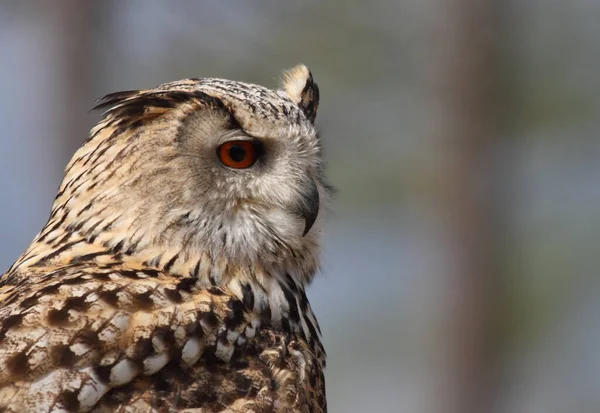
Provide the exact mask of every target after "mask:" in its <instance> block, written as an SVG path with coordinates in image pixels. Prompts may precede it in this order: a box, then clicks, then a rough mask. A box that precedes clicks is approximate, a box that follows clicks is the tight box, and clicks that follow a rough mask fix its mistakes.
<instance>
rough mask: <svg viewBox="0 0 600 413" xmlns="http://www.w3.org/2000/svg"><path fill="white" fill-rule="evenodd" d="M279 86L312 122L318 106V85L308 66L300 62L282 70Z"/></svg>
mask: <svg viewBox="0 0 600 413" xmlns="http://www.w3.org/2000/svg"><path fill="white" fill-rule="evenodd" d="M281 87H282V89H283V91H284V92H285V93H287V95H288V96H289V98H290V99H291V100H292V102H294V103H295V104H297V105H298V107H299V108H300V109H301V110H302V112H304V114H305V115H306V117H307V118H308V120H310V121H311V122H314V121H315V117H316V116H317V107H318V106H319V87H318V86H317V84H316V83H315V82H314V81H313V77H312V74H311V73H310V70H308V67H306V66H304V65H302V64H301V65H298V66H296V67H294V68H292V69H290V70H288V71H286V72H284V73H283V81H282V84H281Z"/></svg>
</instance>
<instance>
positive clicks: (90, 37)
mask: <svg viewBox="0 0 600 413" xmlns="http://www.w3.org/2000/svg"><path fill="white" fill-rule="evenodd" d="M40 5H41V7H40V9H41V11H42V12H43V16H44V17H43V18H44V20H45V22H46V24H48V25H49V30H50V33H49V35H50V36H51V38H52V43H53V50H54V53H55V56H54V62H53V63H54V67H53V70H54V71H55V79H57V80H56V82H57V84H56V85H55V96H56V100H55V101H54V102H52V110H53V111H54V112H55V115H56V117H57V119H56V123H55V127H56V131H55V133H56V135H55V136H58V137H59V141H58V142H60V145H61V148H60V151H59V153H60V158H59V160H60V161H61V163H62V166H63V167H64V165H65V164H66V163H67V162H68V160H69V159H70V157H71V155H72V154H73V152H74V151H75V150H76V149H77V148H78V147H79V145H80V144H81V142H83V141H84V140H85V138H86V136H87V133H88V131H89V129H90V126H91V123H92V119H91V117H89V116H86V114H87V111H88V110H89V109H90V108H91V107H92V104H93V96H92V93H93V89H94V87H93V86H94V79H95V77H94V67H95V64H94V63H95V62H94V59H93V57H94V38H95V36H96V35H97V30H96V29H97V27H96V26H97V25H96V24H95V23H96V17H97V13H95V11H96V9H97V8H98V6H97V4H96V2H93V1H88V0H58V1H54V2H40Z"/></svg>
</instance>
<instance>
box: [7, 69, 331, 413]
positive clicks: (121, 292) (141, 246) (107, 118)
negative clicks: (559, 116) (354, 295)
mask: <svg viewBox="0 0 600 413" xmlns="http://www.w3.org/2000/svg"><path fill="white" fill-rule="evenodd" d="M318 103H319V89H318V87H317V84H316V83H315V82H314V81H313V78H312V75H311V73H310V71H309V70H308V69H307V68H306V67H305V66H303V65H300V66H297V67H295V68H294V69H292V70H290V71H288V72H287V73H285V75H284V80H283V82H282V86H281V88H280V89H279V90H271V89H267V88H265V87H262V86H258V85H253V84H248V83H242V82H236V81H230V80H223V79H216V78H202V79H198V78H195V79H186V80H180V81H176V82H171V83H166V84H163V85H160V86H158V87H156V88H154V89H149V90H135V91H125V92H118V93H113V94H110V95H107V96H105V97H104V98H102V99H100V101H99V104H98V105H97V107H96V108H99V109H102V110H104V113H103V117H102V120H101V121H100V122H99V123H98V124H97V125H96V126H95V127H94V128H93V129H92V130H91V132H90V135H89V138H88V139H87V140H86V141H85V142H84V143H83V144H82V146H81V147H80V149H79V150H78V151H77V152H76V153H75V155H74V156H73V158H72V159H71V161H70V163H69V164H68V166H67V167H66V170H65V176H64V179H63V181H62V183H61V185H60V187H59V190H58V194H57V195H56V199H55V201H54V204H53V206H52V210H51V214H50V218H49V220H48V223H47V224H46V225H45V227H44V228H43V229H42V230H41V232H40V233H39V234H38V235H37V236H36V237H35V239H34V240H33V241H32V243H31V244H30V246H29V247H28V248H27V250H26V251H25V252H24V253H23V254H22V255H21V256H20V257H19V258H18V259H17V261H16V262H15V263H14V264H13V265H12V267H11V268H10V269H8V271H7V272H6V273H4V274H3V275H2V276H1V278H0V410H1V411H3V412H113V411H114V412H132V413H133V412H198V413H200V412H202V413H209V412H223V413H225V412H231V413H237V412H256V413H259V412H263V413H270V412H273V413H275V412H282V413H283V412H287V413H291V412H313V413H322V412H326V410H327V407H326V399H325V383H324V376H323V370H324V368H325V351H324V349H323V346H322V344H321V338H320V337H321V332H320V329H319V325H318V323H317V320H316V318H315V315H314V314H313V311H312V310H311V307H310V305H309V302H308V299H307V297H306V292H305V288H306V286H307V285H308V284H309V283H310V282H311V280H312V279H313V277H314V275H315V273H316V272H317V270H318V267H319V240H320V233H321V232H322V226H323V215H324V213H323V211H324V208H325V205H326V204H327V201H328V199H329V197H330V192H331V190H330V187H329V186H328V185H327V184H326V183H325V178H324V166H323V162H322V158H321V155H320V152H321V151H320V141H319V136H318V134H317V131H316V129H315V125H314V121H315V116H316V111H317V106H318Z"/></svg>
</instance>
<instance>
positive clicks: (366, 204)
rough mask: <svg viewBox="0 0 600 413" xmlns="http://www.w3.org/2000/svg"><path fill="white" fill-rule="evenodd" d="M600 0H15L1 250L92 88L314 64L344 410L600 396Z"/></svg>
mask: <svg viewBox="0 0 600 413" xmlns="http://www.w3.org/2000/svg"><path fill="white" fill-rule="evenodd" d="M598 21H600V2H598V1H597V0H571V1H541V0H513V1H500V0H499V1H493V0H457V1H453V2H448V1H444V0H403V1H374V2H361V1H357V0H346V1H341V0H329V1H316V0H312V1H302V2H300V1H297V2H295V1H290V2H280V1H275V0H270V1H252V2H247V1H242V0H237V1H228V2H223V1H194V2H192V1H146V0H145V1H142V0H130V1H126V2H125V1H116V0H104V1H95V2H92V1H83V0H64V1H54V2H50V1H37V2H36V1H19V2H17V1H9V0H1V1H0V56H1V58H0V60H1V62H2V63H1V64H0V85H1V86H0V125H1V131H2V132H1V136H0V140H1V146H0V148H1V149H0V165H2V171H3V173H2V174H0V194H1V202H0V216H1V217H2V218H1V219H0V272H1V270H4V269H6V268H8V266H9V265H10V264H11V263H12V262H13V260H14V259H15V258H16V257H17V256H18V255H19V254H20V253H21V251H22V250H23V249H24V248H25V247H26V246H27V245H28V243H29V241H30V240H31V239H32V238H33V237H34V235H35V234H36V233H37V231H39V230H40V229H41V227H42V226H43V224H44V223H45V221H46V219H47V217H48V214H49V211H50V206H51V203H52V200H53V198H54V195H55V191H56V188H57V187H58V184H59V182H60V180H61V178H62V173H63V169H64V167H65V165H66V164H67V162H68V160H69V159H70V157H71V155H72V154H73V152H74V151H75V149H76V148H77V147H78V146H79V144H80V143H81V142H82V141H83V140H84V139H85V137H86V134H87V131H88V130H89V129H90V128H91V127H92V126H93V124H94V123H95V122H96V121H97V120H98V118H99V115H98V114H97V113H88V109H90V108H91V107H92V106H93V101H94V99H95V98H97V97H99V96H101V95H104V94H107V93H110V92H113V91H118V90H123V89H135V88H148V87H151V86H154V85H157V84H159V83H163V82H166V81H170V80H175V79H179V78H186V77H204V76H215V77H225V78H232V79H236V80H245V81H249V82H253V83H260V84H263V85H267V86H272V87H275V86H276V85H277V78H278V76H279V74H280V71H281V70H282V69H285V68H289V67H291V66H293V65H295V64H297V63H299V62H303V63H305V64H307V65H308V66H309V67H310V68H311V69H312V71H313V74H314V76H315V79H316V81H317V82H318V83H319V86H320V88H321V99H322V100H321V106H320V108H319V114H318V117H317V123H318V125H319V127H320V129H321V131H322V139H323V142H324V150H325V156H326V159H327V161H328V171H329V176H330V180H331V183H332V184H333V185H335V186H336V187H337V188H338V189H339V193H338V195H337V197H336V199H335V205H334V208H333V212H332V214H331V215H332V216H331V219H330V223H329V225H328V227H327V234H326V237H325V252H324V264H323V271H322V275H321V276H320V277H318V279H317V280H316V281H315V282H314V284H313V285H312V286H311V287H310V289H309V297H310V298H311V301H312V304H313V307H314V309H315V311H316V313H317V315H318V316H319V319H320V322H321V325H322V328H323V331H324V341H325V344H326V348H327V350H328V353H329V362H328V369H327V385H328V388H327V392H328V399H329V408H330V412H332V413H341V412H381V413H384V412H390V413H391V412H425V413H428V412H431V413H437V412H440V413H442V412H443V413H471V412H473V413H475V412H486V413H487V412H494V413H495V412H498V413H504V412H506V413H538V412H539V413H566V412H568V413H591V412H599V411H600V277H599V276H598V266H599V265H600V249H599V241H600V208H599V207H600V139H599V133H600V116H599V115H600V80H599V74H598V73H599V68H600V24H598Z"/></svg>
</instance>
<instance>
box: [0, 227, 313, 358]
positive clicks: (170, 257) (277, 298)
mask: <svg viewBox="0 0 600 413" xmlns="http://www.w3.org/2000/svg"><path fill="white" fill-rule="evenodd" d="M50 228H51V227H50ZM297 258H299V257H297ZM78 267H86V268H88V269H89V268H90V267H92V268H94V267H101V268H114V270H115V271H123V272H131V271H134V272H141V273H148V272H149V271H152V272H154V273H156V272H159V273H164V274H168V275H171V276H175V277H177V278H178V279H180V280H182V282H187V283H189V284H190V286H191V285H194V286H195V287H196V288H202V289H214V288H216V289H219V290H221V291H226V292H228V293H231V294H233V295H235V296H236V297H237V298H238V299H239V300H240V301H241V302H242V303H243V305H244V307H245V308H246V309H247V310H248V311H252V312H254V313H255V314H259V315H260V318H261V320H263V322H265V321H266V322H268V323H269V324H271V325H274V326H279V327H281V328H283V329H284V330H287V331H289V332H290V333H292V334H296V335H298V336H300V337H301V338H303V339H304V340H305V341H306V342H307V343H308V344H309V345H310V346H311V347H312V348H313V350H314V351H315V354H316V355H317V357H318V358H319V360H321V361H322V362H324V359H325V353H324V350H323V347H322V345H321V341H320V329H319V326H318V323H317V321H316V317H315V316H314V314H313V312H312V309H311V308H310V304H309V302H308V299H307V297H306V293H305V286H306V284H307V281H306V280H310V279H311V278H312V276H313V273H311V274H304V273H302V272H300V271H301V270H302V269H304V268H308V267H309V266H308V264H307V263H306V262H302V261H289V262H283V263H281V262H275V263H268V262H267V263H264V262H255V263H243V264H239V263H233V262H231V260H228V259H227V258H226V257H225V256H222V255H217V256H214V255H211V254H210V253H209V252H207V251H203V252H199V253H196V254H195V255H193V256H192V255H191V253H190V252H186V251H181V250H179V251H176V250H169V249H164V248H159V247H153V248H150V247H148V246H146V247H145V248H140V249H135V248H133V246H131V245H127V244H126V243H121V244H120V245H111V243H109V242H103V241H102V237H101V236H100V237H97V238H96V239H92V240H90V239H89V238H86V237H83V236H81V235H78V234H77V233H73V232H72V233H70V235H69V236H67V235H66V233H65V232H64V231H59V230H58V228H55V229H54V230H52V231H49V230H48V229H47V228H45V229H44V230H43V231H42V232H41V233H40V234H39V235H38V236H37V238H36V239H35V240H34V242H33V243H32V244H31V245H30V247H29V248H28V249H27V250H26V251H25V252H24V253H23V254H22V255H21V257H19V259H18V260H17V261H16V262H15V264H13V266H12V267H11V268H10V269H9V270H8V271H7V273H6V274H5V275H4V276H3V277H2V278H3V282H4V283H7V284H16V283H18V282H27V283H35V282H36V277H37V276H40V277H42V276H45V275H47V274H49V273H56V274H59V273H61V271H60V270H61V269H65V270H66V269H69V270H77V268H78Z"/></svg>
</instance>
